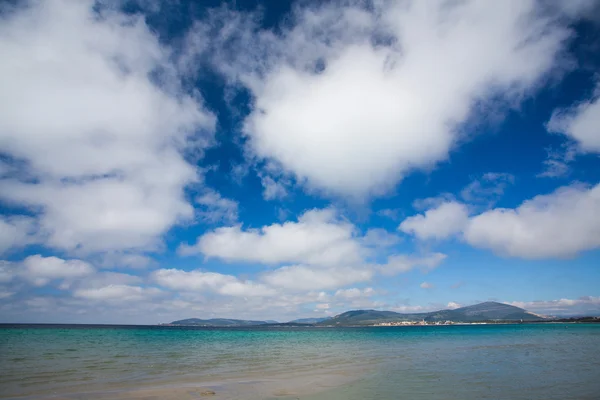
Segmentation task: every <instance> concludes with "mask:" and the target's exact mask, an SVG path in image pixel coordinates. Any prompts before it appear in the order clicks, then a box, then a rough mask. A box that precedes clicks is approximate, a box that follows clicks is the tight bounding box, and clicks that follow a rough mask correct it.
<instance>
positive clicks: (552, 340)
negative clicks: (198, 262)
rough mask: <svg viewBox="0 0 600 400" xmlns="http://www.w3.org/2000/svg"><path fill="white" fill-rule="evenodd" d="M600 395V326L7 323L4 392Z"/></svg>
mask: <svg viewBox="0 0 600 400" xmlns="http://www.w3.org/2000/svg"><path fill="white" fill-rule="evenodd" d="M208 395H210V396H211V397H213V398H220V399H226V398H232V399H233V398H236V399H249V400H250V399H274V398H299V399H312V400H317V399H332V400H337V399H340V400H341V399H349V400H352V399H357V400H358V399H381V400H385V399H462V400H469V399H531V400H537V399H539V400H542V399H543V400H548V399H600V325H593V324H537V325H536V324H520V325H468V326H422V327H418V326H409V327H365V328H238V329H235V328H229V329H206V328H204V329H202V328H183V327H182V328H179V327H116V326H115V327H111V326H103V327H102V326H101V327H89V326H0V398H53V399H57V398H61V399H88V398H102V399H121V398H122V399H128V398H137V399H142V398H144V399H164V398H177V399H185V398H190V399H193V398H205V397H206V396H208Z"/></svg>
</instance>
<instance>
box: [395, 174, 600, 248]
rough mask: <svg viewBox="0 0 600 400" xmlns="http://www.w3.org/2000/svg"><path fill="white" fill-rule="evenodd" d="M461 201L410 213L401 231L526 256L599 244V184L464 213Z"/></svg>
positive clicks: (567, 189) (563, 188)
mask: <svg viewBox="0 0 600 400" xmlns="http://www.w3.org/2000/svg"><path fill="white" fill-rule="evenodd" d="M466 210H467V208H466V206H465V205H464V204H461V203H457V202H451V203H444V204H442V205H441V206H439V207H437V208H433V209H431V210H428V211H427V212H425V214H423V215H416V216H413V217H409V218H407V219H406V220H404V222H402V224H401V225H400V230H402V231H404V232H407V233H411V234H413V235H415V236H416V237H418V238H419V239H429V238H438V239H442V238H448V237H451V236H453V235H457V236H458V237H460V238H461V239H463V240H464V241H465V242H467V243H469V244H470V245H472V246H475V247H480V248H487V249H490V250H493V251H494V252H496V253H498V254H501V255H505V256H511V257H520V258H527V259H540V258H553V257H571V256H575V255H577V254H578V253H580V252H582V251H586V250H592V249H595V248H598V247H600V228H599V226H600V217H599V216H600V185H596V186H594V187H587V186H585V185H572V186H565V187H562V188H559V189H557V190H556V191H554V192H553V193H551V194H548V195H539V196H536V197H534V198H533V199H530V200H527V201H525V202H523V203H522V204H521V205H520V206H519V207H517V208H514V209H511V208H494V209H491V210H488V211H485V212H482V213H480V214H478V215H474V216H471V217H468V215H467V211H466Z"/></svg>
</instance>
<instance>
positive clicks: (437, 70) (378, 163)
mask: <svg viewBox="0 0 600 400" xmlns="http://www.w3.org/2000/svg"><path fill="white" fill-rule="evenodd" d="M361 4H362V3H361V2H358V1H357V2H347V3H345V4H344V6H340V5H339V4H335V5H327V6H322V7H311V8H306V9H300V10H298V11H297V12H296V14H295V17H294V19H293V21H294V22H295V25H294V26H293V27H292V28H290V29H289V30H284V31H283V33H282V34H281V35H280V36H276V35H273V34H272V33H271V32H265V31H258V32H255V31H253V29H255V27H254V26H251V22H249V21H251V20H252V19H251V18H245V19H244V18H242V16H240V15H235V14H233V13H230V14H228V16H229V18H228V19H227V21H230V24H228V25H226V27H225V28H224V29H223V31H222V32H221V39H222V40H223V41H227V43H228V44H229V45H230V48H232V50H231V54H233V56H232V55H231V54H226V55H225V56H223V53H224V52H221V53H219V54H220V55H221V56H223V57H225V59H218V60H217V63H218V64H220V67H221V68H222V69H223V70H224V71H225V72H226V73H227V74H228V77H230V78H231V79H239V80H240V81H241V82H242V83H243V84H245V85H246V86H248V87H249V88H250V89H251V91H252V93H253V95H254V96H255V102H254V108H253V111H252V113H251V114H250V115H249V116H248V118H247V119H246V121H245V126H244V130H245V133H246V135H247V136H248V139H249V140H248V142H247V143H248V148H249V150H250V152H251V153H252V154H254V155H255V156H256V157H257V158H259V159H266V160H268V161H274V162H275V163H277V164H278V165H279V166H280V167H281V169H282V170H283V171H285V172H286V173H291V174H293V175H294V176H295V178H296V180H297V181H298V182H301V183H304V182H305V183H307V184H308V185H309V186H310V187H312V188H318V189H322V190H324V191H325V192H328V193H335V194H340V195H347V196H351V197H354V198H364V197H367V196H369V195H377V194H380V193H382V192H385V191H386V190H388V189H390V188H391V187H393V186H394V185H395V184H396V183H397V182H398V181H399V180H401V179H402V177H403V176H405V175H406V174H407V173H408V172H409V171H411V170H413V169H422V168H429V167H431V166H432V165H435V164H436V163H437V162H439V161H442V160H444V159H446V158H447V156H448V153H449V151H450V150H451V149H452V148H453V146H455V145H456V144H457V139H459V137H460V126H461V125H462V124H463V123H465V122H466V121H468V120H470V119H471V118H477V117H479V115H478V114H477V109H476V107H478V106H477V105H481V104H486V101H487V100H490V102H489V103H490V104H491V103H494V104H498V103H508V104H517V103H518V102H519V101H520V100H521V99H522V98H523V95H527V94H528V93H530V92H531V91H532V90H535V88H536V87H537V85H538V84H539V83H540V82H541V80H542V79H543V77H544V76H545V74H546V73H548V72H549V71H551V70H552V68H553V66H554V65H555V63H554V62H555V59H556V57H557V55H559V53H560V52H561V51H562V50H563V49H564V44H565V42H566V41H567V40H568V39H569V38H570V37H571V36H572V35H573V33H572V32H571V31H570V30H569V29H568V28H567V27H566V24H565V25H561V23H562V22H563V21H565V20H564V19H563V18H558V17H557V14H556V13H557V12H558V10H556V9H555V10H547V11H548V12H541V10H539V9H537V7H538V6H539V3H538V2H536V1H534V0H509V1H501V2H478V1H462V2H452V3H448V2H445V1H436V2H419V1H412V2H400V1H398V2H393V1H392V2H378V3H376V5H375V6H374V7H373V9H372V10H371V11H368V10H367V9H366V8H365V7H361ZM570 11H573V10H571V9H570ZM231 14H233V15H231ZM574 14H576V13H575V12H570V13H569V15H574ZM242 21H243V22H242ZM565 22H566V21H565ZM236 23H237V24H239V26H236V25H235V24H236ZM198 32H199V34H201V35H202V34H205V32H206V31H205V30H203V29H199V30H198ZM236 44H237V45H238V47H236V46H235V45H236ZM474 54H476V55H477V56H476V57H474V56H473V55H474ZM228 56H230V57H229V58H227V57H228ZM442 66H443V67H442ZM497 100H500V102H497Z"/></svg>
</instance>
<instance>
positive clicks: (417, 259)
mask: <svg viewBox="0 0 600 400" xmlns="http://www.w3.org/2000/svg"><path fill="white" fill-rule="evenodd" d="M446 257H447V256H446V254H442V253H431V254H427V255H424V256H409V255H404V254H401V255H393V256H390V257H389V258H388V260H387V263H386V264H384V265H379V266H378V269H379V271H380V272H381V273H382V274H383V275H395V274H398V273H404V272H408V271H410V270H413V269H415V268H419V269H421V271H423V272H428V271H431V270H432V269H435V268H437V267H438V266H439V265H440V264H441V263H442V261H444V260H445V259H446Z"/></svg>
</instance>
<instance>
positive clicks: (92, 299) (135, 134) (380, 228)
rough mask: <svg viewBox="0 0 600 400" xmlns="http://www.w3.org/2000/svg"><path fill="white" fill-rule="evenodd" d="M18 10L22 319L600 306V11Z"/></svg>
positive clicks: (338, 7)
mask: <svg viewBox="0 0 600 400" xmlns="http://www.w3.org/2000/svg"><path fill="white" fill-rule="evenodd" d="M271 3H273V2H255V1H252V2H250V1H238V2H216V1H215V2H201V3H199V2H187V1H183V0H181V1H176V2H161V1H153V0H143V1H142V0H139V1H98V2H94V1H68V0H52V1H43V2H40V1H16V2H11V3H10V4H4V5H2V6H1V7H0V15H1V18H2V24H0V53H1V54H3V59H4V60H8V61H5V62H3V63H2V65H0V88H1V93H3V95H2V96H1V97H0V211H1V212H2V213H1V216H0V253H1V257H2V261H0V321H1V322H88V323H89V322H103V323H157V322H168V321H170V320H174V319H179V318H186V317H200V318H203V317H206V318H208V317H231V318H244V319H277V320H282V321H285V320H290V319H293V318H299V317H318V316H328V315H335V314H337V313H340V312H343V311H346V310H349V309H357V308H377V309H389V310H395V311H400V312H418V311H423V310H434V309H441V308H455V307H460V306H464V305H469V304H473V303H476V302H480V301H487V300H496V301H502V302H507V303H510V304H514V305H517V306H521V307H524V308H526V309H528V310H531V311H534V312H538V313H543V314H549V315H578V314H600V292H599V291H598V289H597V287H598V286H600V285H598V283H600V268H599V267H600V265H599V263H600V228H599V227H600V185H599V182H600V159H599V158H598V153H599V152H600V128H599V127H600V102H598V93H600V79H599V75H598V72H599V68H598V67H599V66H600V57H599V56H598V54H600V18H598V17H597V16H598V15H600V8H599V7H600V4H599V3H598V2H597V1H591V0H590V1H586V0H583V1H578V2H563V3H559V2H554V3H553V2H550V3H548V2H541V1H534V0H526V1H524V0H519V1H517V0H515V1H512V0H511V1H505V2H495V3H498V4H495V3H493V2H478V1H465V2H457V3H453V2H443V1H439V2H438V1H432V2H410V1H408V2H396V1H389V2H388V1H385V2H379V1H374V2H364V1H352V0H348V1H334V2H327V3H319V2H309V1H298V2H284V1H282V2H277V6H276V7H275V6H274V5H273V4H271Z"/></svg>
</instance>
